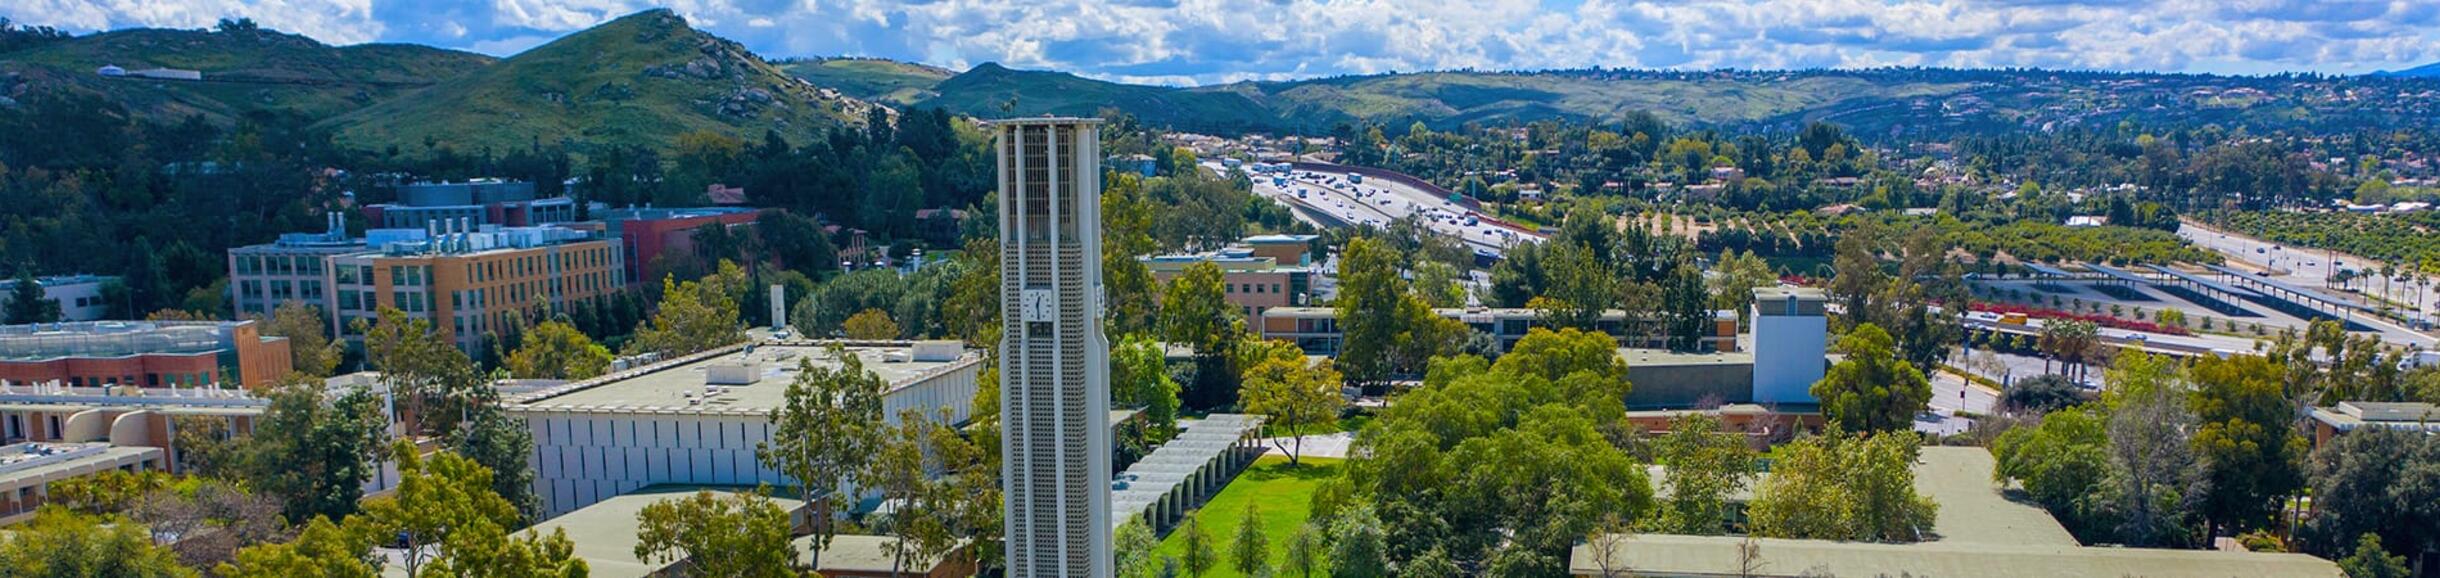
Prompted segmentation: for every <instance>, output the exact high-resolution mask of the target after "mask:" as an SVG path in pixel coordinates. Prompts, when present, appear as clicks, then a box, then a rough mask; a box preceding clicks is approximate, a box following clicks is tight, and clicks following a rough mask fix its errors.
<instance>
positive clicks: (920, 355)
mask: <svg viewBox="0 0 2440 578" xmlns="http://www.w3.org/2000/svg"><path fill="white" fill-rule="evenodd" d="M911 349H912V350H913V351H912V353H913V356H914V359H915V360H916V361H927V362H940V361H957V358H958V357H961V356H964V355H965V354H966V346H965V345H964V344H961V343H958V342H956V341H951V340H945V339H943V340H933V341H917V342H915V345H914V347H913V348H911Z"/></svg>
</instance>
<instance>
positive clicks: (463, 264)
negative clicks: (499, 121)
mask: <svg viewBox="0 0 2440 578" xmlns="http://www.w3.org/2000/svg"><path fill="white" fill-rule="evenodd" d="M332 264H333V267H332V276H333V282H332V283H331V284H330V286H331V287H332V290H333V291H334V292H335V293H334V295H332V299H331V300H332V301H333V302H335V303H336V304H337V309H338V311H339V314H338V315H335V316H332V323H333V324H334V325H335V326H334V327H333V332H334V334H336V335H345V336H347V337H348V338H350V339H360V338H362V337H363V336H362V335H360V334H357V333H355V332H354V328H353V327H352V326H353V322H354V321H355V320H357V319H362V320H364V321H365V323H367V324H370V323H373V322H374V319H375V317H376V316H377V313H376V312H377V311H379V310H380V308H381V307H385V306H386V307H392V308H396V309H398V310H399V311H401V312H405V313H406V314H407V316H408V317H410V318H419V319H425V320H429V321H431V322H432V326H433V329H434V330H435V331H437V332H439V333H440V334H441V335H443V336H446V337H447V338H448V339H449V340H450V341H451V342H452V343H455V344H457V345H458V346H459V348H460V349H465V350H469V351H472V350H474V349H475V348H476V347H478V346H479V345H480V344H481V343H482V338H483V335H484V334H485V333H487V332H498V331H502V330H503V328H505V327H507V326H508V325H509V324H510V323H512V321H511V320H512V319H515V320H518V321H516V322H522V321H524V320H530V319H532V318H533V317H535V316H537V315H547V314H549V313H551V312H554V311H559V310H560V308H562V307H565V306H566V305H567V304H568V303H569V302H570V301H571V300H578V299H591V298H597V297H602V296H606V295H609V294H612V293H614V292H616V291H619V290H621V289H624V288H625V287H626V285H627V284H626V273H627V272H626V268H625V259H623V258H622V255H621V251H620V249H619V247H618V245H616V244H615V243H612V242H610V241H604V240H582V241H569V242H561V243H554V244H539V245H534V246H527V247H510V248H497V249H489V250H478V251H466V252H448V251H431V252H398V251H385V252H378V253H360V254H354V255H345V256H340V257H334V258H332Z"/></svg>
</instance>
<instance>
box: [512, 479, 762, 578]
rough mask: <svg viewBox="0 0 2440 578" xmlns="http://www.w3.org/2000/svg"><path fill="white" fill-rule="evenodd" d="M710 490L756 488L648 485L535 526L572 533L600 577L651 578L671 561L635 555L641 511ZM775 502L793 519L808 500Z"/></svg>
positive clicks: (578, 551)
mask: <svg viewBox="0 0 2440 578" xmlns="http://www.w3.org/2000/svg"><path fill="white" fill-rule="evenodd" d="M707 490H708V491H711V492H713V493H717V494H724V495H725V494H742V493H749V492H752V491H754V490H753V489H752V488H740V487H729V486H686V485H663V486H646V487H644V488H643V489H639V490H636V491H633V492H628V493H625V494H620V495H618V496H617V497H613V498H610V499H607V500H602V501H600V502H596V503H594V504H593V505H590V506H585V507H583V508H578V509H576V511H573V512H568V513H566V514H561V515H560V516H559V517H557V518H551V519H549V520H543V521H542V523H539V524H534V527H533V528H531V530H532V531H533V532H536V533H538V534H549V533H551V530H554V529H557V530H565V531H567V533H568V542H570V543H571V545H572V546H574V550H575V554H576V557H578V558H583V559H584V560H585V565H586V566H589V567H591V568H590V569H591V570H592V576H594V577H595V578H642V577H644V576H651V575H653V573H654V572H657V571H659V570H661V569H662V568H663V567H665V566H667V565H666V564H651V563H646V562H645V561H644V560H642V559H640V558H637V557H636V556H635V545H636V544H637V543H639V542H642V540H641V539H639V538H638V537H637V534H638V531H637V526H638V525H639V523H638V522H637V520H636V515H637V514H640V513H643V511H644V507H645V506H650V505H652V504H653V503H654V502H659V501H662V500H675V499H680V498H685V497H687V496H690V495H693V494H694V493H695V492H698V491H707ZM771 503H772V504H773V505H777V506H779V507H780V509H781V510H786V511H788V512H790V513H791V517H793V514H794V513H795V512H796V511H797V510H798V509H800V508H802V507H804V505H805V504H804V502H800V501H797V500H793V499H788V498H782V497H778V496H773V497H772V498H771Z"/></svg>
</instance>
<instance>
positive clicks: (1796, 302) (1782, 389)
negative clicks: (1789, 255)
mask: <svg viewBox="0 0 2440 578" xmlns="http://www.w3.org/2000/svg"><path fill="white" fill-rule="evenodd" d="M1827 302H1828V300H1827V299H1826V298H1825V297H1824V296H1823V295H1822V292H1821V290H1820V289H1810V288H1802V287H1764V288H1759V289H1755V290H1754V315H1753V320H1754V402H1755V403H1762V404H1774V403H1820V402H1819V401H1817V400H1815V399H1814V398H1813V383H1814V382H1817V381H1821V380H1822V375H1824V374H1825V373H1827V372H1828V370H1829V364H1828V363H1827V361H1825V358H1824V357H1823V355H1824V354H1825V353H1827V352H1828V350H1829V340H1830V318H1829V317H1828V316H1827V315H1826V313H1825V311H1824V310H1823V308H1822V307H1823V305H1824V304H1825V303H1827Z"/></svg>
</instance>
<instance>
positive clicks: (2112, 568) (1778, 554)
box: [1568, 504, 2343, 578]
mask: <svg viewBox="0 0 2440 578" xmlns="http://www.w3.org/2000/svg"><path fill="white" fill-rule="evenodd" d="M1943 506H1944V507H1945V504H1944V505H1943ZM1944 515H1945V514H1944ZM1743 542H1744V538H1742V537H1737V536H1683V535H1671V534H1639V535H1635V536H1633V537H1630V538H1628V539H1626V540H1625V541H1624V542H1623V543H1622V544H1620V546H1619V547H1618V549H1617V550H1618V551H1617V552H1616V554H1617V555H1616V556H1615V557H1613V559H1614V560H1619V562H1618V563H1617V564H1616V565H1615V566H1614V567H1615V568H1624V569H1629V570H1631V571H1633V572H1634V573H1635V574H1634V575H1636V576H1739V575H1749V576H1773V577H1777V576H1909V575H1911V576H1979V577H1983V578H2037V577H2038V578H2048V577H2052V576H2143V577H2145V578H2228V577H2231V576H2248V577H2297V578H2340V577H2341V576H2343V574H2342V573H2340V572H2339V570H2338V565H2336V564H2332V563H2330V561H2328V560H2323V559H2320V558H2315V557H2312V556H2308V555H2304V554H2272V553H2261V552H2222V551H2218V550H2163V549H2153V548H2084V547H2079V546H2040V545H2020V544H1962V543H1947V542H1928V543H1921V544H1873V543H1866V542H1833V541H1829V540H1783V539H1777V538H1759V539H1756V540H1754V542H1755V545H1756V546H1757V547H1758V551H1757V554H1758V557H1757V558H1756V565H1759V566H1761V568H1760V569H1759V570H1757V571H1755V572H1752V573H1750V574H1746V573H1741V572H1739V567H1740V566H1742V564H1740V559H1739V554H1738V550H1739V548H1740V546H1741V545H1742V543H1743ZM1568 570H1569V572H1570V573H1571V574H1574V575H1577V576H1599V575H1601V569H1600V566H1599V564H1598V563H1596V561H1595V558H1594V556H1593V554H1592V551H1591V550H1589V549H1587V548H1583V547H1579V548H1577V549H1576V550H1575V552H1574V554H1573V555H1572V556H1570V560H1569V562H1568Z"/></svg>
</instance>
